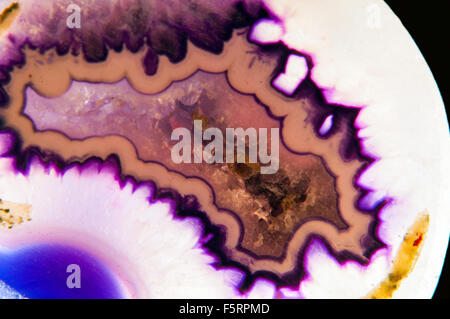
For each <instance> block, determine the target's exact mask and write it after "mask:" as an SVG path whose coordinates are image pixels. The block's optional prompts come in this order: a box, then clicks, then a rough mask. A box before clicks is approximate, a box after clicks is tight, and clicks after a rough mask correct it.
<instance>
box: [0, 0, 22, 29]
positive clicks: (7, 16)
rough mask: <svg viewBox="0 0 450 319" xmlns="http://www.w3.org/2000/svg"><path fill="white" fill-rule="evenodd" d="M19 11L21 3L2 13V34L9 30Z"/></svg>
mask: <svg viewBox="0 0 450 319" xmlns="http://www.w3.org/2000/svg"><path fill="white" fill-rule="evenodd" d="M19 11H20V10H19V3H18V2H13V3H11V4H10V6H9V7H7V8H5V9H4V10H3V11H2V13H0V34H1V33H3V32H4V31H5V30H7V29H8V28H9V26H10V25H11V24H12V22H13V21H14V19H15V18H16V16H17V15H18V14H19Z"/></svg>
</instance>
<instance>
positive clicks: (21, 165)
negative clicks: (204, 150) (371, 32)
mask: <svg viewBox="0 0 450 319" xmlns="http://www.w3.org/2000/svg"><path fill="white" fill-rule="evenodd" d="M242 8H243V7H242ZM242 8H241V9H240V10H242ZM244 10H245V9H244ZM266 17H270V18H271V19H274V20H276V19H278V18H277V17H275V16H274V15H273V14H271V13H270V11H269V10H268V9H267V8H265V10H262V11H260V12H259V13H258V15H257V17H251V16H249V15H247V19H248V20H247V21H246V23H244V24H242V23H241V24H240V25H239V26H231V27H230V32H229V34H230V35H231V30H232V29H233V28H239V27H242V26H245V25H248V26H251V25H253V24H254V23H255V22H256V21H257V20H259V19H260V18H266ZM188 38H189V39H190V40H191V37H189V36H187V37H185V38H184V40H185V41H187V39H188ZM10 40H11V42H12V43H14V42H15V39H14V37H13V36H10ZM227 40H228V39H223V41H227ZM248 41H250V42H252V41H251V40H250V39H248ZM138 42H139V41H138ZM104 43H106V41H105V42H104ZM139 43H140V45H143V44H144V43H143V41H140V42H139ZM123 44H125V45H126V46H127V48H128V49H129V50H130V51H132V52H136V51H137V50H138V49H139V48H136V47H133V46H132V45H130V44H129V40H128V37H127V34H126V33H125V34H123V35H122V40H121V45H120V46H115V47H111V49H113V50H115V51H117V52H120V51H121V50H122V49H123ZM140 45H139V47H140ZM197 45H198V43H197ZM258 45H259V46H260V48H261V52H262V53H263V54H278V55H279V56H280V58H279V62H278V66H277V68H276V69H275V71H274V72H273V78H272V80H273V79H274V78H275V77H276V76H277V75H278V74H279V73H280V72H283V71H284V68H285V65H286V61H287V58H288V56H289V55H290V54H297V55H301V56H304V57H305V58H306V59H307V62H308V68H309V70H311V69H312V68H313V66H314V65H313V63H312V59H311V57H310V56H309V55H308V54H305V53H302V52H298V51H295V50H292V49H289V48H287V47H286V46H285V45H284V44H283V43H281V42H278V43H274V44H269V45H261V44H258ZM26 46H28V47H29V48H31V49H34V50H39V52H41V53H44V52H45V51H47V50H50V49H52V48H56V49H57V53H58V55H60V56H62V55H65V54H67V53H69V52H70V53H71V54H73V55H78V54H79V50H80V46H82V44H80V43H79V42H77V43H74V46H73V47H72V50H70V49H71V46H72V45H71V44H70V43H69V44H67V42H66V43H58V42H56V43H52V44H50V45H46V46H45V45H42V46H38V45H35V44H33V43H32V42H31V41H30V40H29V39H26V40H25V42H24V43H23V44H22V45H20V46H19V48H18V49H17V51H18V52H20V53H19V54H18V55H17V56H16V57H15V58H12V59H11V60H10V63H9V65H1V66H0V84H1V86H0V107H8V105H9V97H8V96H7V94H6V92H5V91H4V89H3V85H5V84H7V83H8V82H9V81H10V72H11V71H12V69H13V67H14V66H17V67H21V66H23V65H25V63H26V61H25V56H24V55H23V53H22V49H23V48H24V47H26ZM198 46H200V47H201V48H202V49H204V50H207V51H209V52H212V53H215V54H219V53H221V51H222V49H221V48H220V50H219V49H218V48H213V49H212V50H210V48H208V47H204V46H202V45H198ZM182 47H183V46H182ZM81 49H82V47H81ZM85 53H86V52H85ZM185 54H186V52H185V51H184V52H181V55H180V56H179V57H177V58H171V59H170V60H171V61H172V62H179V61H181V60H182V59H183V58H184V56H185ZM105 58H106V55H105V56H103V59H105ZM88 60H89V59H88ZM98 61H101V59H100V60H98ZM98 61H94V60H92V59H91V61H90V62H92V63H95V62H98ZM153 62H154V61H153ZM145 64H146V63H145V61H144V68H145V67H146V66H145ZM152 72H153V73H152ZM152 72H147V74H149V75H152V74H154V72H156V68H155V70H154V71H152ZM310 72H311V71H309V72H308V75H307V77H306V78H305V80H304V81H303V82H302V84H301V85H300V86H299V87H298V88H297V89H296V90H295V92H294V93H293V94H292V95H290V96H289V97H291V98H294V99H296V98H301V97H305V96H306V95H309V97H310V98H312V99H313V101H314V104H315V105H314V106H315V110H314V113H313V114H310V117H311V118H310V119H309V120H310V123H311V124H312V125H313V126H314V128H315V131H316V135H317V138H321V139H326V138H328V137H330V136H332V135H334V134H335V133H336V132H338V131H339V130H340V129H342V128H343V127H344V128H347V129H349V130H350V133H351V134H348V135H347V139H345V140H343V141H342V142H341V151H340V155H341V157H342V159H343V160H352V159H355V158H359V159H361V160H363V161H365V162H366V164H364V165H362V167H361V168H360V169H359V171H358V172H357V174H355V176H354V179H353V185H354V187H355V188H356V189H357V190H358V191H359V192H360V196H359V197H358V199H357V200H356V201H355V203H354V205H355V207H356V208H357V209H358V210H359V211H361V212H363V213H367V214H370V215H372V216H373V218H374V220H373V222H372V223H371V225H370V227H369V228H370V229H369V238H368V239H367V240H368V241H371V242H369V243H361V244H362V246H363V247H364V246H365V247H367V250H366V253H365V254H364V255H365V257H366V258H367V260H363V259H361V258H360V257H358V256H356V255H353V254H352V253H350V252H348V251H345V250H344V251H341V252H336V251H334V250H333V249H332V247H331V245H330V244H329V243H328V242H327V240H326V239H325V238H323V237H322V236H319V235H316V234H310V235H309V236H308V237H307V239H306V240H305V243H304V244H303V245H302V247H301V249H300V250H299V253H298V256H297V258H298V261H299V262H298V265H297V266H296V267H295V268H294V269H292V271H291V272H289V273H288V274H286V275H283V276H281V277H279V276H277V275H276V274H274V273H272V272H269V271H257V272H255V273H251V272H250V271H249V269H248V268H247V267H245V266H244V265H242V264H240V263H238V262H236V261H233V260H231V259H230V258H229V257H228V256H227V252H226V249H225V239H226V232H225V229H223V228H221V227H219V226H215V225H213V224H212V223H211V221H210V220H209V218H208V216H207V214H206V213H205V212H203V211H201V207H200V205H199V203H198V201H197V199H196V198H195V196H193V195H187V196H181V195H180V194H179V193H178V192H176V191H175V190H172V189H168V188H158V187H157V185H156V184H155V183H154V182H152V181H140V180H138V179H136V178H135V177H132V176H125V175H123V174H122V173H121V165H120V159H119V158H118V156H117V155H116V154H112V155H110V156H109V157H108V158H107V159H105V160H102V159H100V158H98V157H90V158H88V159H86V160H84V161H78V160H74V161H69V162H65V161H64V160H63V159H62V158H61V157H59V156H58V155H56V154H52V153H49V152H45V151H43V150H41V149H39V148H37V147H30V148H27V149H23V147H22V141H21V138H20V136H19V135H18V134H17V133H16V132H15V131H14V130H12V129H10V128H8V127H5V125H4V123H3V121H2V119H0V132H2V133H3V132H9V133H10V134H12V136H13V137H12V143H13V145H12V147H11V149H10V150H9V151H8V152H7V153H5V154H3V155H2V156H3V157H5V156H10V157H13V158H14V159H15V168H16V170H17V172H21V173H23V174H25V175H27V174H28V171H29V166H30V164H31V163H32V162H33V161H34V160H39V161H40V162H41V163H42V164H43V165H45V166H47V167H50V166H54V168H55V169H57V171H59V172H60V173H61V174H64V172H65V171H67V170H68V169H70V168H72V167H75V166H76V167H78V168H79V169H83V170H84V169H87V168H91V167H92V166H93V165H97V166H98V167H99V171H100V170H101V169H103V168H105V167H107V168H110V169H112V170H114V172H115V174H114V175H115V179H116V180H117V182H118V183H119V185H120V187H121V188H123V187H124V186H125V185H126V184H127V183H129V182H131V183H132V184H133V187H134V189H136V188H138V187H140V186H144V185H147V186H150V187H151V188H152V189H154V192H153V196H152V198H149V202H150V203H152V202H154V201H170V202H171V206H172V207H173V210H174V217H175V218H179V219H184V218H186V217H193V218H197V219H198V220H200V221H201V223H202V225H203V230H202V234H201V242H202V247H203V248H204V249H205V250H207V251H208V252H209V253H210V254H211V255H212V256H214V257H216V258H217V259H218V261H217V262H216V263H214V264H213V266H214V267H215V268H216V269H219V268H229V267H233V268H236V269H239V270H240V271H242V272H243V273H244V274H245V276H244V279H243V281H242V282H241V284H240V286H239V287H238V288H239V290H240V291H241V292H245V291H248V289H250V288H251V286H252V285H253V284H254V282H255V280H256V279H258V278H266V279H269V280H271V281H273V282H274V283H275V284H276V286H277V287H278V288H279V287H294V288H295V287H297V286H298V284H299V283H300V282H301V281H302V280H303V278H304V277H305V276H306V272H305V269H304V264H305V261H304V259H305V253H306V249H307V247H308V246H309V245H310V244H311V242H313V241H314V240H315V239H318V240H320V241H321V242H322V243H323V244H324V245H325V246H326V248H327V250H328V252H329V253H330V254H331V255H332V256H333V257H334V258H335V259H336V260H337V261H338V262H339V263H343V262H345V261H348V260H356V261H358V262H359V263H360V264H362V265H367V264H368V263H369V259H370V257H371V256H372V255H373V253H374V252H375V251H377V250H378V249H380V248H382V247H385V246H386V244H385V243H383V242H382V241H381V240H380V238H379V236H378V230H379V225H380V222H381V221H380V220H379V214H380V212H381V210H382V209H383V208H384V207H385V206H386V205H388V204H389V202H390V201H391V199H389V198H383V199H382V200H380V201H379V202H378V203H377V205H376V206H375V207H374V208H372V209H369V208H364V207H361V205H360V201H361V199H362V198H363V197H365V196H366V195H367V194H369V193H370V192H373V191H374V190H372V189H369V188H364V187H362V186H361V185H359V184H358V183H357V180H358V178H359V177H360V176H361V174H362V173H363V172H364V171H366V170H367V169H369V168H370V166H371V165H373V164H374V163H375V162H376V161H377V160H378V159H376V158H373V157H370V156H369V155H365V154H364V151H363V149H362V146H361V144H360V141H359V139H358V138H357V137H356V136H357V135H356V132H357V131H358V130H359V128H358V127H356V124H355V119H356V117H357V115H358V114H359V111H360V109H359V108H350V107H348V106H345V105H339V104H329V103H328V102H327V101H326V99H325V97H324V94H323V92H322V90H321V89H319V88H318V86H317V85H316V84H315V83H314V81H313V80H312V79H311V74H310ZM230 87H232V86H231V85H230ZM274 89H276V90H278V89H277V88H274ZM282 93H283V92H282ZM241 94H242V93H241ZM254 98H255V100H256V101H257V102H258V103H259V104H261V105H262V106H263V107H264V108H265V109H266V111H267V113H268V115H269V116H270V117H272V118H273V119H276V120H278V121H279V122H280V128H282V127H283V118H279V117H275V116H274V115H273V114H271V113H270V112H269V109H268V107H267V106H265V105H263V104H262V103H261V102H260V101H259V100H258V99H257V97H256V96H254ZM330 114H333V115H334V122H333V126H332V128H331V129H330V131H329V132H327V134H325V135H320V134H319V133H318V130H319V128H320V126H321V124H322V122H323V120H324V119H325V118H326V116H328V115H330ZM281 141H282V144H283V145H284V146H285V147H286V148H287V149H288V150H289V151H290V152H292V153H294V154H299V155H307V154H311V153H298V152H294V151H293V150H291V149H289V147H287V145H286V144H285V142H284V140H283V138H282V136H281ZM312 155H314V154H312ZM316 156H317V155H316ZM321 161H322V163H323V164H324V167H325V168H326V170H327V171H328V173H329V174H330V175H331V176H333V178H334V180H335V181H336V176H335V175H333V174H332V173H331V171H330V170H329V168H328V166H327V165H326V163H325V161H324V160H323V159H322V158H321ZM147 162H152V161H147ZM155 163H158V162H155ZM158 164H160V165H162V164H161V163H158ZM163 166H164V165H163ZM169 171H170V170H169ZM177 173H180V172H177ZM180 174H181V173H180ZM182 175H183V174H182ZM183 176H184V175H183ZM185 177H186V178H188V177H187V176H185ZM196 178H198V177H196ZM202 180H203V179H202ZM203 181H204V182H205V183H206V184H207V185H208V186H209V187H210V188H211V190H212V191H213V192H212V193H213V202H214V204H215V193H214V190H213V188H212V187H211V185H210V184H209V183H208V182H207V181H205V180H203ZM335 186H336V185H335ZM336 193H337V196H338V198H339V193H338V192H336ZM216 206H217V205H216ZM227 211H228V212H229V213H231V214H232V215H233V216H234V217H235V218H236V220H237V222H238V223H239V225H240V227H241V229H243V225H242V222H241V221H240V219H239V218H238V215H237V214H236V213H234V212H232V211H230V210H227ZM338 213H339V214H340V212H339V209H338ZM340 215H341V214H340ZM341 217H342V216H341ZM242 237H243V233H242V232H241V234H240V239H239V243H241V242H242ZM239 249H240V250H242V251H246V250H245V249H243V248H242V247H241V246H240V244H239ZM246 253H247V254H249V255H250V256H252V257H253V258H255V259H261V258H264V259H267V258H268V256H256V255H254V254H252V253H251V252H249V251H246ZM284 257H285V254H284V253H283V256H282V257H281V258H273V257H272V258H271V259H275V260H281V259H283V258H284Z"/></svg>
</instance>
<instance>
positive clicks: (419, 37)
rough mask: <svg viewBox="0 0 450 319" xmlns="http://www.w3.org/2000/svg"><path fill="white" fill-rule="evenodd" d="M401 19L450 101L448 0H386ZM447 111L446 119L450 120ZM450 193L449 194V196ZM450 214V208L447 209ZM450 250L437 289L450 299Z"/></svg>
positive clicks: (438, 293)
mask: <svg viewBox="0 0 450 319" xmlns="http://www.w3.org/2000/svg"><path fill="white" fill-rule="evenodd" d="M385 2H386V3H387V4H388V5H389V6H390V7H391V9H392V11H394V13H395V14H396V15H397V16H398V17H399V18H400V20H401V21H402V23H403V25H404V26H405V27H406V29H407V30H408V31H409V33H410V34H411V36H412V37H413V38H414V41H415V42H416V44H417V46H418V47H419V49H420V51H421V52H422V54H423V56H424V57H425V60H426V61H427V63H428V66H429V67H430V69H431V71H432V73H433V75H434V77H435V79H436V82H437V84H438V86H439V89H440V91H441V94H442V98H443V99H444V103H445V105H449V104H448V102H449V101H448V87H449V83H450V82H449V74H448V72H449V67H448V62H447V59H448V58H449V57H450V54H449V52H448V49H449V45H448V39H449V36H448V32H449V29H450V27H449V22H448V21H449V20H448V16H446V15H448V9H447V6H446V4H448V3H447V1H441V0H435V1H427V2H425V1H404V0H395V1H394V0H391V1H389V0H386V1H385ZM448 113H449V111H448V110H447V119H448ZM449 165H450V163H449ZM448 196H450V194H449V195H448ZM448 213H449V214H450V211H449V212H448ZM449 255H450V249H447V257H446V261H445V264H444V267H443V269H442V274H441V278H440V280H439V284H438V286H437V289H436V291H435V294H434V297H433V298H435V299H443V298H445V299H450V257H449Z"/></svg>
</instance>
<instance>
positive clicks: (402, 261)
mask: <svg viewBox="0 0 450 319" xmlns="http://www.w3.org/2000/svg"><path fill="white" fill-rule="evenodd" d="M429 222H430V215H429V214H428V213H426V212H424V213H421V214H419V216H418V217H417V218H416V220H415V222H414V224H413V225H412V226H411V228H410V229H409V230H408V232H407V233H406V235H405V237H404V239H403V242H402V244H401V246H400V249H399V251H398V253H397V256H396V257H395V259H394V262H393V265H392V269H391V271H390V273H389V274H388V276H387V277H386V279H385V280H383V281H382V282H381V284H380V285H379V286H378V287H377V288H375V289H374V290H373V291H372V292H371V293H369V294H368V295H367V296H366V298H371V299H388V298H392V295H393V293H394V292H395V291H396V290H397V289H398V287H399V286H400V282H401V281H402V280H403V279H404V278H406V277H407V276H408V275H409V273H410V272H411V270H412V269H413V268H414V266H415V264H416V262H417V258H418V256H419V254H420V251H421V248H422V246H423V240H424V237H425V234H426V232H427V230H428V225H429Z"/></svg>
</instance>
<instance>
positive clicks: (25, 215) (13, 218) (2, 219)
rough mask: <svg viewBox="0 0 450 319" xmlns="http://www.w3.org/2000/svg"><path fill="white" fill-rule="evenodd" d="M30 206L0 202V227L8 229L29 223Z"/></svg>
mask: <svg viewBox="0 0 450 319" xmlns="http://www.w3.org/2000/svg"><path fill="white" fill-rule="evenodd" d="M30 214H31V206H30V205H28V204H17V203H13V202H7V201H2V200H0V226H2V227H6V228H8V229H11V228H13V226H15V225H20V224H22V223H23V222H24V220H26V221H30V220H31V218H30Z"/></svg>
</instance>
